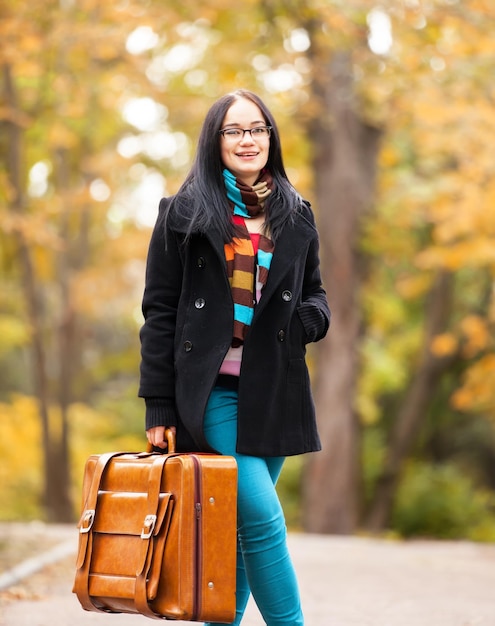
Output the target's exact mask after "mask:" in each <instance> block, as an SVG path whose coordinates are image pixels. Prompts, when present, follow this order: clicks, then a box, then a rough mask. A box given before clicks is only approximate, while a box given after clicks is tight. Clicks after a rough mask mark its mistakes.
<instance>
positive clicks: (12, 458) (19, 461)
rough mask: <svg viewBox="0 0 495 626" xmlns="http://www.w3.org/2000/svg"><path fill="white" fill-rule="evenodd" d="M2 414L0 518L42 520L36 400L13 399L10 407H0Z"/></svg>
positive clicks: (40, 451)
mask: <svg viewBox="0 0 495 626" xmlns="http://www.w3.org/2000/svg"><path fill="white" fill-rule="evenodd" d="M0 415H1V419H0V458H1V459H2V462H1V463H0V519H12V518H13V517H16V516H20V515H23V516H25V517H31V518H32V517H39V510H38V509H37V505H38V502H39V497H40V492H41V489H42V465H41V464H42V447H41V444H40V441H41V433H40V423H39V418H38V407H37V404H36V401H35V400H34V399H33V398H30V397H27V396H20V395H19V396H14V397H13V398H12V402H11V403H10V404H6V403H2V404H0ZM21 450H22V454H21ZM26 459H29V462H28V463H26Z"/></svg>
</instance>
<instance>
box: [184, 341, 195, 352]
mask: <svg viewBox="0 0 495 626" xmlns="http://www.w3.org/2000/svg"><path fill="white" fill-rule="evenodd" d="M192 347H193V345H192V341H184V350H185V351H186V352H191V350H192Z"/></svg>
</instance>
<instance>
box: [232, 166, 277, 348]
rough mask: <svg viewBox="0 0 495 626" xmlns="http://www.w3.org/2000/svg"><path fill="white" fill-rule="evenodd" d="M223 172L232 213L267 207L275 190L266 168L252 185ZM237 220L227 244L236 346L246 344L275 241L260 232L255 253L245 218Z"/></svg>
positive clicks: (248, 214) (246, 214)
mask: <svg viewBox="0 0 495 626" xmlns="http://www.w3.org/2000/svg"><path fill="white" fill-rule="evenodd" d="M223 175H224V180H225V187H226V190H227V197H228V199H229V201H230V204H231V207H232V214H233V216H240V217H242V218H246V219H249V218H251V217H256V216H257V215H260V214H261V213H262V212H263V210H264V204H265V200H266V198H267V197H268V196H269V195H270V193H271V190H272V177H271V175H270V173H269V172H268V171H267V170H263V171H262V172H261V176H260V178H259V179H258V180H257V181H256V183H255V185H254V186H253V187H251V186H249V185H246V184H244V183H243V182H242V181H240V180H238V179H236V177H235V176H234V175H233V174H232V173H231V172H229V170H226V169H225V170H224V171H223ZM235 221H236V223H237V224H238V234H237V236H236V237H234V239H233V240H232V241H231V242H229V243H226V244H225V258H226V261H227V275H228V277H229V283H230V287H231V290H232V298H233V300H234V333H233V338H232V346H233V347H234V348H235V347H238V346H240V345H242V344H243V343H244V339H245V337H246V333H247V331H248V328H249V326H250V325H251V322H252V319H253V315H254V305H255V302H256V298H257V295H259V294H260V292H261V289H262V288H263V286H264V285H265V284H266V280H267V278H268V271H269V269H270V263H271V261H272V256H273V250H274V244H273V241H272V240H271V239H269V238H268V237H265V236H264V235H262V234H260V236H259V244H258V252H257V254H256V255H255V253H254V248H253V243H252V241H251V236H250V234H249V231H248V229H247V228H246V225H245V224H244V220H235ZM239 221H240V222H241V223H240V224H239Z"/></svg>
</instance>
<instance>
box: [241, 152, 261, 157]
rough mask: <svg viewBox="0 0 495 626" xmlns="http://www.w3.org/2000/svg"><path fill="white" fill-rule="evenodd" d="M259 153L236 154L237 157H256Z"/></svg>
mask: <svg viewBox="0 0 495 626" xmlns="http://www.w3.org/2000/svg"><path fill="white" fill-rule="evenodd" d="M258 154H259V152H238V153H237V156H238V157H255V156H258Z"/></svg>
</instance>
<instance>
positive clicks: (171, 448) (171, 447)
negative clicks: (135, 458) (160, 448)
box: [146, 428, 176, 454]
mask: <svg viewBox="0 0 495 626" xmlns="http://www.w3.org/2000/svg"><path fill="white" fill-rule="evenodd" d="M165 438H166V440H167V446H168V448H167V454H173V453H174V452H175V439H176V438H175V430H174V429H172V428H166V429H165ZM146 452H153V446H152V444H151V443H150V442H149V441H148V444H147V446H146Z"/></svg>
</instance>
